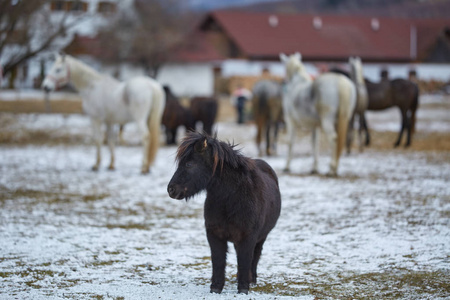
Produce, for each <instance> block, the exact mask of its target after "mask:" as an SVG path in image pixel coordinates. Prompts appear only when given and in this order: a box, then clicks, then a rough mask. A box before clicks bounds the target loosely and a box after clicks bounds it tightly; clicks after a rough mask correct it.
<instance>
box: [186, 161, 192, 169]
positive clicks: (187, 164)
mask: <svg viewBox="0 0 450 300" xmlns="http://www.w3.org/2000/svg"><path fill="white" fill-rule="evenodd" d="M193 165H194V164H193V163H191V162H187V163H186V168H191V167H192V166H193Z"/></svg>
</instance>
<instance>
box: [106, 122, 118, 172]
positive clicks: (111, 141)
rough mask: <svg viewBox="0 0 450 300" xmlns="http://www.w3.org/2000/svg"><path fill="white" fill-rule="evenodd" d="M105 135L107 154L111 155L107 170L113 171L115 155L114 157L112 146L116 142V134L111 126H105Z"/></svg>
mask: <svg viewBox="0 0 450 300" xmlns="http://www.w3.org/2000/svg"><path fill="white" fill-rule="evenodd" d="M106 135H107V137H108V147H109V153H110V154H111V162H110V163H109V167H108V169H109V170H114V169H115V168H114V162H115V155H114V144H115V140H116V134H115V132H114V126H113V125H112V124H107V125H106Z"/></svg>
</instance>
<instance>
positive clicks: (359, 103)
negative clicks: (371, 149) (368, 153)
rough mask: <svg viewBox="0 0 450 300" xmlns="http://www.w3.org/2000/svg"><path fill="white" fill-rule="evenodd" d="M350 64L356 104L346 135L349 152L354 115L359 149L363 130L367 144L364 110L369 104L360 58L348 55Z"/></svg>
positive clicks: (362, 144)
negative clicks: (356, 118) (357, 123)
mask: <svg viewBox="0 0 450 300" xmlns="http://www.w3.org/2000/svg"><path fill="white" fill-rule="evenodd" d="M348 62H349V65H350V78H351V79H352V81H353V83H354V84H355V87H356V105H355V110H354V111H353V114H352V117H351V119H350V123H349V130H348V136H347V153H350V149H351V146H352V142H353V127H354V122H355V116H356V115H357V116H358V122H359V127H358V142H359V151H360V152H362V151H363V149H364V143H363V137H362V134H363V130H365V131H366V141H365V144H366V145H368V144H369V140H368V137H369V135H368V134H367V123H366V116H365V113H366V110H367V107H368V106H369V95H368V94H367V88H366V83H365V80H364V75H363V68H362V62H361V58H359V57H350V58H349V60H348Z"/></svg>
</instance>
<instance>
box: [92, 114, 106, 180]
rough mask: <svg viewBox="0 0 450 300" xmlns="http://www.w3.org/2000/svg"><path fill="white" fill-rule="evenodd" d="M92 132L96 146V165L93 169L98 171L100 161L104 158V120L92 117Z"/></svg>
mask: <svg viewBox="0 0 450 300" xmlns="http://www.w3.org/2000/svg"><path fill="white" fill-rule="evenodd" d="M91 122H92V132H93V138H94V143H95V148H96V160H95V165H94V166H93V167H92V170H93V171H97V170H98V168H99V166H100V162H101V160H102V156H101V147H102V141H103V135H102V122H101V121H100V120H98V119H92V120H91Z"/></svg>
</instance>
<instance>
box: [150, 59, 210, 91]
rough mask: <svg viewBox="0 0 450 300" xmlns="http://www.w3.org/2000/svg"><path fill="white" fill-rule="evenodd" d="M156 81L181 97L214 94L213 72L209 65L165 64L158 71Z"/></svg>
mask: <svg viewBox="0 0 450 300" xmlns="http://www.w3.org/2000/svg"><path fill="white" fill-rule="evenodd" d="M157 81H158V82H159V83H161V84H163V85H168V86H169V87H170V88H171V89H172V92H173V93H174V94H175V95H177V96H181V97H192V96H212V95H213V94H214V71H213V65H212V64H209V63H191V64H166V65H164V66H163V67H162V68H161V69H160V70H159V72H158V76H157Z"/></svg>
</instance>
